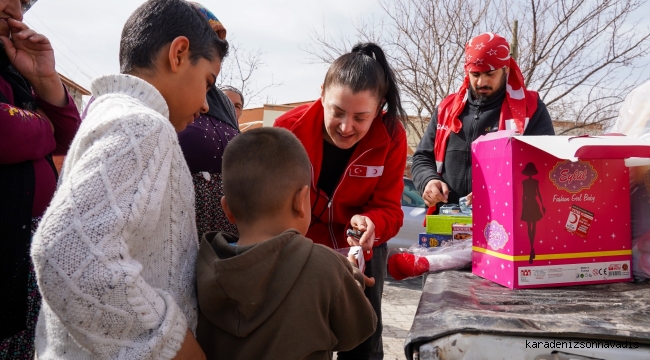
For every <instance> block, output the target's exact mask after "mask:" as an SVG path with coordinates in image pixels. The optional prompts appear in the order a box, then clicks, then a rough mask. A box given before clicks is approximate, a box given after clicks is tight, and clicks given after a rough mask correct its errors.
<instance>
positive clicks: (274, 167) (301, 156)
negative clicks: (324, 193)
mask: <svg viewBox="0 0 650 360" xmlns="http://www.w3.org/2000/svg"><path fill="white" fill-rule="evenodd" d="M222 173H223V192H224V195H225V196H226V199H227V201H228V207H229V208H230V210H231V211H232V213H233V215H234V216H235V219H236V220H237V222H238V223H241V222H243V223H251V222H254V221H257V220H258V219H261V218H263V217H264V216H269V215H272V214H274V213H276V212H278V211H280V210H281V208H282V206H283V205H284V204H285V203H286V201H287V198H288V197H290V196H292V195H293V194H294V193H295V192H296V191H297V190H299V189H300V188H301V187H303V186H305V185H309V184H310V182H311V163H310V162H309V157H308V156H307V152H305V148H304V147H303V146H302V144H301V143H300V141H299V140H298V138H296V136H295V135H293V134H292V133H291V132H290V131H288V130H286V129H281V128H259V129H254V130H250V131H247V132H244V133H242V134H240V135H237V136H235V138H234V139H233V140H232V141H231V142H230V143H228V146H227V147H226V150H225V151H224V154H223V166H222Z"/></svg>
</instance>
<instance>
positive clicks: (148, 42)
mask: <svg viewBox="0 0 650 360" xmlns="http://www.w3.org/2000/svg"><path fill="white" fill-rule="evenodd" d="M179 36H185V37H186V38H187V39H188V40H189V42H190V60H191V61H192V64H196V62H197V61H198V60H199V59H200V58H204V59H207V60H209V61H212V60H214V59H215V57H217V56H218V57H219V59H223V58H224V57H225V56H226V55H227V54H228V42H227V41H226V40H221V39H219V37H218V36H217V34H216V33H215V32H214V30H213V29H212V28H211V27H210V25H209V23H208V21H207V19H206V18H205V17H204V16H203V15H202V14H201V13H200V12H199V10H197V9H196V8H195V7H193V6H192V5H190V4H189V3H188V2H186V1H185V0H149V1H147V2H145V3H144V4H142V5H140V7H138V8H137V9H136V10H135V11H134V12H133V14H131V16H130V17H129V19H128V20H127V21H126V24H124V29H122V39H121V40H120V72H121V73H123V74H127V73H130V72H131V71H133V70H134V69H136V68H139V69H149V70H153V65H154V61H155V60H156V57H157V56H158V55H159V53H160V50H161V49H162V48H163V47H164V46H165V45H167V44H169V43H171V42H172V41H174V39H176V38H177V37H179Z"/></svg>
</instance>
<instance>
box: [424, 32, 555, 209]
mask: <svg viewBox="0 0 650 360" xmlns="http://www.w3.org/2000/svg"><path fill="white" fill-rule="evenodd" d="M497 130H516V131H517V132H519V133H520V134H523V135H555V132H554V131H553V123H552V122H551V117H550V115H549V114H548V111H547V110H546V106H545V105H544V103H543V102H542V100H541V99H540V98H539V95H538V94H537V92H534V91H530V90H527V89H526V88H525V86H524V78H523V76H522V75H521V70H519V66H517V63H516V62H515V59H513V58H512V57H511V56H510V45H509V44H508V42H507V41H506V39H504V38H503V37H501V36H499V35H496V34H493V33H489V32H488V33H484V34H481V35H479V36H476V37H475V38H473V39H471V40H470V41H469V42H468V43H467V45H466V46H465V80H464V81H463V84H462V85H461V87H460V89H459V90H458V92H456V93H454V94H451V95H449V96H448V97H447V98H445V99H444V100H443V101H442V102H441V103H440V105H438V107H437V108H436V111H434V113H433V116H432V117H431V121H430V122H429V126H428V128H427V131H426V133H425V134H424V136H423V137H422V140H421V141H420V144H419V145H418V148H417V151H416V152H415V154H414V155H413V165H412V168H411V173H412V174H413V182H414V183H415V186H416V187H417V189H418V191H420V193H421V194H422V198H423V199H424V201H425V203H426V204H427V205H428V206H429V207H431V208H432V209H433V208H434V207H435V206H436V205H439V204H440V203H450V204H457V203H458V201H459V199H460V198H461V197H463V196H467V195H471V193H472V155H471V144H472V142H473V141H474V140H476V138H478V137H479V136H481V135H485V134H486V133H489V132H493V131H497ZM470 201H471V196H470ZM432 209H431V210H432ZM432 212H433V211H430V213H432Z"/></svg>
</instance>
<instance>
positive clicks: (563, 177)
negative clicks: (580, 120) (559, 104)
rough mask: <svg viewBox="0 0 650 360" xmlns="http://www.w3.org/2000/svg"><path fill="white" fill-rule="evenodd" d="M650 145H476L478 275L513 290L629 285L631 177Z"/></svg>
mask: <svg viewBox="0 0 650 360" xmlns="http://www.w3.org/2000/svg"><path fill="white" fill-rule="evenodd" d="M629 157H650V143H648V142H644V141H643V140H636V139H633V138H627V137H624V136H601V137H568V136H514V134H513V132H511V131H500V132H496V133H491V134H488V135H486V136H482V137H480V138H478V139H477V140H476V141H475V142H474V143H473V144H472V164H473V165H472V166H473V169H472V170H473V176H472V177H473V181H472V190H473V197H474V199H473V217H474V227H473V229H474V237H473V243H472V245H473V252H472V272H473V273H474V274H476V275H479V276H481V277H484V278H486V279H489V280H491V281H494V282H496V283H498V284H501V285H503V286H507V287H509V288H534V287H549V286H567V285H579V284H597V283H609V282H622V281H630V280H631V279H632V272H631V266H630V265H631V264H630V262H631V254H632V252H631V233H630V194H629V179H628V177H629V175H628V168H627V167H626V166H625V161H624V160H623V159H625V158H629Z"/></svg>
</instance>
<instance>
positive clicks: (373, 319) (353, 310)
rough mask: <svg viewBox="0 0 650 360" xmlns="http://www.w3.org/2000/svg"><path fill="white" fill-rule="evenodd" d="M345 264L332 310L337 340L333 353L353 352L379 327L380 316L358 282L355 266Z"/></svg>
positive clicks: (334, 333) (333, 326)
mask: <svg viewBox="0 0 650 360" xmlns="http://www.w3.org/2000/svg"><path fill="white" fill-rule="evenodd" d="M339 261H341V259H339ZM341 263H342V264H343V265H344V266H345V272H344V273H343V279H342V281H341V288H340V290H339V293H338V295H337V296H336V297H335V299H334V302H333V303H332V305H331V306H330V318H329V323H330V330H331V331H332V333H333V335H334V337H335V338H336V340H337V344H336V345H335V346H334V348H333V349H332V350H333V351H346V350H351V349H353V348H354V347H356V346H357V345H359V344H361V343H362V342H363V341H364V340H366V339H367V338H369V337H370V336H371V335H372V334H373V333H374V332H375V328H376V327H377V315H376V314H375V311H374V310H373V309H372V305H370V302H369V301H368V299H367V298H366V296H365V295H364V294H363V290H362V289H361V287H360V286H359V285H360V284H359V283H358V282H357V280H355V278H354V273H353V268H352V264H350V263H349V262H348V261H345V260H343V261H341Z"/></svg>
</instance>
